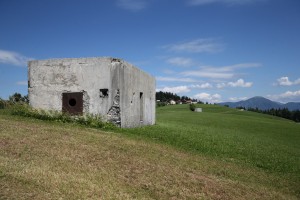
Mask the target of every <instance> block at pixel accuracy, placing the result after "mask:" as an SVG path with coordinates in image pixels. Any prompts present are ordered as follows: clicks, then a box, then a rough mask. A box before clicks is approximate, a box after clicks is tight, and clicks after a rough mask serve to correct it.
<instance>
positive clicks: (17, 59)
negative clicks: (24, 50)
mask: <svg viewBox="0 0 300 200" xmlns="http://www.w3.org/2000/svg"><path fill="white" fill-rule="evenodd" d="M32 59H33V58H29V57H26V56H23V55H21V54H19V53H17V52H13V51H6V50H1V49H0V63H4V64H9V65H16V66H24V67H25V66H26V65H27V61H28V60H32Z"/></svg>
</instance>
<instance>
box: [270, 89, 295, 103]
mask: <svg viewBox="0 0 300 200" xmlns="http://www.w3.org/2000/svg"><path fill="white" fill-rule="evenodd" d="M267 97H268V98H270V99H272V100H274V101H280V102H289V101H296V102H300V90H298V91H286V92H284V93H281V94H275V95H267Z"/></svg>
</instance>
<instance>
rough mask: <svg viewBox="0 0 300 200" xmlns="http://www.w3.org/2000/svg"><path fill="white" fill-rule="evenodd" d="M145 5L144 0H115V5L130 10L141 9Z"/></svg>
mask: <svg viewBox="0 0 300 200" xmlns="http://www.w3.org/2000/svg"><path fill="white" fill-rule="evenodd" d="M147 5H148V4H147V1H146V0H117V6H119V7H120V8H123V9H125V10H130V11H140V10H143V9H144V8H146V7H147Z"/></svg>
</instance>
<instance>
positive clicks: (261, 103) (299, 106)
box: [219, 97, 300, 111]
mask: <svg viewBox="0 0 300 200" xmlns="http://www.w3.org/2000/svg"><path fill="white" fill-rule="evenodd" d="M219 105H228V106H229V107H231V108H236V107H245V108H258V109H259V110H269V109H272V108H274V109H279V108H281V109H282V108H287V109H289V110H290V111H293V110H300V102H297V103H296V102H289V103H286V104H283V103H279V102H275V101H271V100H269V99H266V98H264V97H253V98H250V99H248V100H244V101H238V102H224V103H219Z"/></svg>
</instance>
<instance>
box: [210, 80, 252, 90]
mask: <svg viewBox="0 0 300 200" xmlns="http://www.w3.org/2000/svg"><path fill="white" fill-rule="evenodd" d="M252 85H253V83H252V82H245V81H244V79H239V80H237V81H236V82H228V83H218V84H217V85H216V87H217V88H219V89H221V88H224V87H251V86H252Z"/></svg>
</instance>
